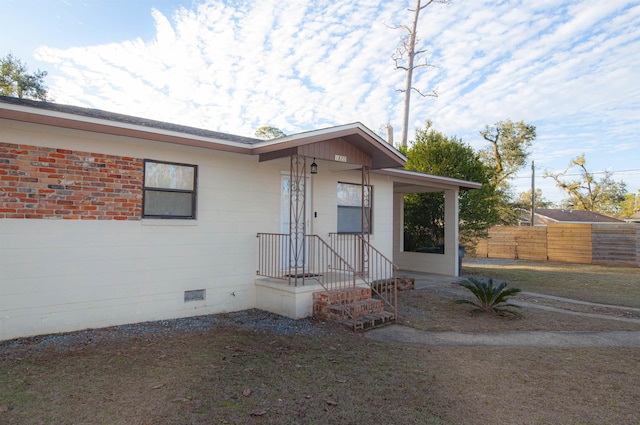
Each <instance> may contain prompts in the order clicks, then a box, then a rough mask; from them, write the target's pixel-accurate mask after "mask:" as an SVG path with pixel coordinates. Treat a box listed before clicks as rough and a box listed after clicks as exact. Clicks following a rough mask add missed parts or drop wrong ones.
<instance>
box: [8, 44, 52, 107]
mask: <svg viewBox="0 0 640 425" xmlns="http://www.w3.org/2000/svg"><path fill="white" fill-rule="evenodd" d="M46 76H47V72H46V71H40V70H38V71H36V72H34V73H29V70H28V69H27V66H26V65H25V64H23V63H22V62H21V61H20V59H18V58H16V57H14V56H13V55H12V54H11V53H9V54H8V55H7V56H5V57H3V58H0V94H1V95H2V96H13V97H19V98H23V97H25V98H31V99H35V100H47V87H46V86H45V84H44V77H46Z"/></svg>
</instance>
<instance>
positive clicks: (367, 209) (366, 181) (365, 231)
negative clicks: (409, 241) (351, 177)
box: [360, 165, 371, 276]
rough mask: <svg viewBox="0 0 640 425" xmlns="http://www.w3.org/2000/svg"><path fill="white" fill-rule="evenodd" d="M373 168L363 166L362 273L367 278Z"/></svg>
mask: <svg viewBox="0 0 640 425" xmlns="http://www.w3.org/2000/svg"><path fill="white" fill-rule="evenodd" d="M370 170H371V167H369V166H367V165H363V166H362V229H361V232H362V233H361V236H362V238H361V245H362V246H361V247H360V251H361V252H362V255H361V256H360V258H361V264H360V272H361V273H362V274H363V276H366V274H367V273H368V270H369V240H370V239H369V238H370V235H371V199H370V198H371V190H370V186H371V185H370V178H371V174H370Z"/></svg>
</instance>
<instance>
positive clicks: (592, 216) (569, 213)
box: [536, 208, 624, 223]
mask: <svg viewBox="0 0 640 425" xmlns="http://www.w3.org/2000/svg"><path fill="white" fill-rule="evenodd" d="M536 218H545V219H547V220H549V221H552V222H558V223H624V222H623V221H622V220H618V219H617V218H613V217H608V216H606V215H603V214H598V213H595V212H592V211H580V210H559V209H552V208H536Z"/></svg>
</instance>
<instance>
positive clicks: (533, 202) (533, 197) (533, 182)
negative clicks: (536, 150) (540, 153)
mask: <svg viewBox="0 0 640 425" xmlns="http://www.w3.org/2000/svg"><path fill="white" fill-rule="evenodd" d="M535 215H536V166H535V161H531V226H533V220H534V219H535Z"/></svg>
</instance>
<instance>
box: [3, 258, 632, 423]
mask: <svg viewBox="0 0 640 425" xmlns="http://www.w3.org/2000/svg"><path fill="white" fill-rule="evenodd" d="M549 267H550V270H548V274H543V275H541V276H542V277H543V278H541V280H542V282H541V283H540V285H539V286H536V279H537V278H536V277H535V276H536V275H537V274H538V271H536V270H531V269H527V268H526V267H522V270H520V269H518V270H515V269H514V270H515V271H514V273H518V276H519V277H518V279H520V280H518V283H517V285H516V286H519V287H521V288H523V289H524V290H528V291H538V292H547V293H553V294H557V295H565V296H566V295H568V294H569V293H572V292H568V293H565V292H562V291H560V292H555V291H556V286H561V285H563V283H566V282H568V281H574V282H576V283H574V284H573V285H572V288H565V289H564V290H566V291H573V292H576V293H577V292H579V291H578V289H579V288H580V286H579V282H577V281H576V280H575V279H573V278H572V275H573V274H574V271H572V270H566V269H565V266H564V265H559V266H558V270H551V269H552V268H553V265H550V266H549ZM582 267H583V266H581V268H582ZM483 270H485V269H480V268H475V266H473V270H472V269H471V268H470V269H469V271H470V272H473V273H474V274H476V273H477V274H483V275H485V276H491V277H495V278H501V279H508V280H509V281H511V282H513V280H512V279H513V277H509V276H506V275H498V272H499V271H501V270H502V272H504V270H508V269H495V272H496V273H494V270H493V269H491V270H489V272H487V273H485V272H484V271H483ZM563 270H564V271H563ZM467 271H468V270H467V267H466V266H465V270H463V272H465V273H466V272H467ZM583 271H584V269H583ZM527 273H529V274H530V275H531V276H529V277H526V275H527ZM605 275H606V276H609V277H610V278H611V279H612V281H611V285H610V286H609V288H610V289H607V284H606V282H604V281H603V280H602V276H605ZM630 276H635V279H636V280H635V282H636V286H637V285H639V284H640V283H638V282H640V270H638V269H635V271H634V269H623V268H620V269H616V268H608V269H607V270H605V269H604V268H603V269H598V268H596V269H593V273H587V274H584V276H583V280H582V283H583V284H584V283H586V284H587V286H586V287H589V286H590V285H593V286H592V287H597V288H598V290H597V293H598V295H597V297H598V299H590V297H591V296H592V295H585V294H582V295H583V296H584V297H585V298H583V299H588V300H589V301H600V302H602V301H603V300H612V299H617V298H618V296H619V295H618V294H617V292H618V291H619V290H620V287H621V286H620V285H622V287H625V286H624V285H625V283H624V282H626V283H633V280H632V278H631V277H630ZM625 279H629V280H625ZM554 282H555V283H554ZM525 285H526V286H525ZM630 286H632V287H633V285H630ZM627 291H628V292H627V297H625V299H627V300H628V299H629V298H633V297H637V296H639V295H638V292H637V291H638V288H635V289H634V288H629V289H627ZM634 294H635V295H634ZM400 298H401V300H400V301H401V305H400V311H401V314H402V317H401V320H402V322H404V323H405V324H407V325H409V326H415V327H417V328H421V329H427V330H456V331H462V332H475V331H511V330H533V329H536V330H537V329H552V330H594V329H597V330H638V331H640V325H638V324H633V323H624V322H618V321H612V320H604V319H593V318H582V319H581V318H579V317H577V316H571V315H566V314H561V313H547V312H543V313H540V311H538V310H536V309H529V308H523V309H522V313H523V314H524V318H522V319H505V318H500V317H494V316H483V315H480V316H475V317H471V316H469V315H468V313H467V311H468V306H463V305H456V304H454V303H453V300H454V298H452V296H451V295H450V294H447V293H446V291H445V292H442V291H437V290H420V291H407V292H403V293H401V297H400ZM633 302H635V301H633ZM316 329H317V332H315V331H314V332H310V333H309V334H307V335H293V336H289V335H282V334H279V333H276V332H269V331H264V330H262V331H254V330H251V329H245V328H239V327H237V326H231V325H219V326H215V327H213V328H211V329H208V330H199V331H189V332H182V331H181V332H173V333H171V332H169V333H166V334H163V335H158V334H153V333H150V334H140V335H136V336H131V337H128V338H126V339H123V340H122V341H118V342H113V341H110V342H108V343H107V342H101V341H100V338H99V335H100V333H101V332H108V330H106V331H105V330H103V331H95V337H94V338H93V340H88V341H86V343H82V342H79V343H76V344H74V345H73V346H72V347H65V348H64V349H62V350H61V349H59V348H56V347H55V346H50V347H48V348H37V347H38V344H37V342H38V340H37V338H36V339H34V340H33V342H32V343H31V344H25V345H24V346H23V348H22V349H17V348H11V347H10V346H9V345H10V344H7V343H5V344H1V343H0V424H241V425H242V424H393V425H402V424H471V425H473V424H483V425H484V424H614V423H615V424H623V425H624V424H630V425H631V424H633V425H638V423H639V419H638V418H639V417H640V368H639V367H638V364H640V349H636V348H616V347H612V348H537V347H518V348H515V347H508V348H507V347H421V346H412V345H402V344H389V343H379V342H374V341H371V340H369V339H367V338H366V337H365V336H364V335H363V334H353V333H351V332H349V331H348V330H347V329H343V328H341V327H333V326H328V325H323V324H316ZM27 348H28V349H27ZM31 348H33V349H31Z"/></svg>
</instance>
